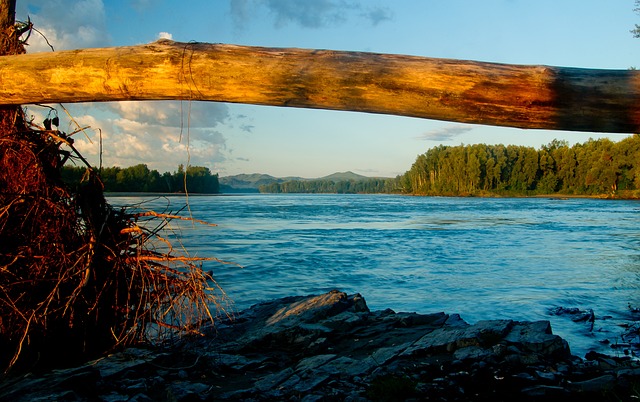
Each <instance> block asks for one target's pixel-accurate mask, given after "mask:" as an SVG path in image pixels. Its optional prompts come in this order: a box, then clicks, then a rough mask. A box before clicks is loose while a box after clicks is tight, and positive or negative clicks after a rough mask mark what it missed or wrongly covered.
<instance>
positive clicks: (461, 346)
mask: <svg viewBox="0 0 640 402" xmlns="http://www.w3.org/2000/svg"><path fill="white" fill-rule="evenodd" d="M204 335H205V336H204V337H198V338H185V339H184V340H182V341H179V342H176V343H175V344H174V345H172V346H171V347H167V348H151V347H149V348H131V349H128V350H125V351H123V352H120V353H116V354H114V355H111V356H107V357H105V358H103V359H100V360H98V361H95V362H91V363H88V364H86V365H84V366H80V367H77V368H73V369H66V370H58V371H53V372H50V373H47V374H44V375H28V376H23V377H15V378H5V379H4V381H3V382H2V383H1V384H0V400H11V401H14V400H15V401H30V400H37V399H41V400H42V399H47V398H48V399H51V400H82V401H84V400H87V401H88V400H104V401H114V402H115V401H123V400H135V401H139V402H147V401H149V400H162V401H182V402H188V401H200V400H222V401H224V400H245V401H267V400H296V401H298V400H303V401H308V402H313V401H319V400H349V401H366V400H371V399H377V400H384V399H385V398H387V399H388V400H398V399H402V398H404V399H408V400H412V399H413V400H423V399H427V398H428V399H430V400H521V399H525V400H540V401H545V402H546V401H548V400H554V399H560V398H562V399H567V400H568V399H573V397H576V398H578V397H584V396H585V395H592V396H597V395H602V394H598V392H599V391H605V390H610V391H611V392H615V395H618V396H620V397H621V399H625V397H624V396H625V395H632V394H633V390H634V389H635V388H634V387H635V384H637V383H638V382H640V381H639V378H640V366H639V365H638V364H637V363H636V362H634V361H632V360H631V359H629V358H617V357H612V356H607V355H601V354H590V355H588V358H589V360H586V361H583V360H582V359H580V358H577V357H575V356H571V354H570V351H569V347H568V345H567V343H566V342H565V341H564V340H563V339H562V338H560V337H558V336H556V335H554V334H553V333H552V332H551V326H550V324H549V322H547V321H538V322H517V321H511V320H491V321H480V322H478V323H475V324H471V325H470V324H468V323H466V322H465V321H464V320H463V319H462V318H461V317H460V316H459V315H457V314H451V315H448V314H445V313H435V314H416V313H395V312H394V311H393V310H390V309H387V310H383V311H373V312H372V311H369V309H368V308H367V305H366V303H365V301H364V299H363V298H362V297H361V296H360V295H358V294H356V295H347V294H345V293H342V292H338V291H332V292H329V293H326V294H323V295H317V296H308V297H288V298H283V299H279V300H273V301H270V302H267V303H261V304H258V305H255V306H253V307H251V308H249V309H247V310H245V311H243V312H240V313H238V314H237V315H236V316H235V317H234V319H233V320H228V321H225V322H219V323H216V326H215V327H212V328H211V329H207V330H205V331H204ZM612 395H613V393H612Z"/></svg>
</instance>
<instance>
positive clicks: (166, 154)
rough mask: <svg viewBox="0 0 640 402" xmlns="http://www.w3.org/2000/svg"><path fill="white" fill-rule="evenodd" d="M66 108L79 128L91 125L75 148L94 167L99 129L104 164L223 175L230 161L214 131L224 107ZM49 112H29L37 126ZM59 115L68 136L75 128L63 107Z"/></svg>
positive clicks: (136, 104) (124, 105)
mask: <svg viewBox="0 0 640 402" xmlns="http://www.w3.org/2000/svg"><path fill="white" fill-rule="evenodd" d="M54 107H55V105H54ZM66 107H67V109H68V110H69V111H70V113H71V115H72V116H73V117H74V119H75V120H76V121H77V122H78V124H80V125H82V126H90V127H91V128H90V129H88V130H86V131H87V133H88V135H89V136H90V140H88V139H87V138H85V136H84V134H82V133H78V134H75V135H74V140H75V147H76V148H77V149H78V150H79V151H80V152H81V153H82V155H83V156H84V157H85V158H87V159H88V160H89V161H90V162H91V163H92V164H93V165H97V164H98V163H99V152H100V131H101V132H102V159H103V165H104V166H131V165H135V164H138V163H145V164H147V165H148V166H149V168H151V169H157V170H158V171H160V172H165V171H175V170H176V169H177V166H178V165H179V164H186V163H190V164H191V165H198V166H207V167H209V168H210V169H211V170H212V171H219V170H220V169H219V168H220V166H219V165H220V164H221V163H222V162H224V161H226V160H228V159H229V154H230V151H229V150H228V149H227V146H226V138H225V136H224V135H223V133H222V132H221V131H220V130H219V129H216V128H215V127H216V126H223V125H224V124H226V122H227V118H228V110H227V106H226V105H225V104H217V103H202V102H192V103H191V104H189V102H183V104H182V105H181V104H180V102H120V103H104V104H98V105H92V104H77V105H75V104H74V105H67V106H66ZM181 109H182V110H181ZM189 109H191V117H190V118H189ZM48 112H49V109H45V108H38V107H35V106H32V107H30V108H29V115H33V116H34V121H35V122H38V123H40V122H41V121H42V120H43V119H44V117H45V115H46V114H47V113H48ZM58 115H59V117H60V120H61V124H60V129H61V130H63V131H65V132H67V133H69V132H72V131H74V130H76V125H75V124H74V123H71V122H70V121H69V120H68V118H67V117H66V114H65V113H64V112H63V111H62V110H60V107H59V106H58Z"/></svg>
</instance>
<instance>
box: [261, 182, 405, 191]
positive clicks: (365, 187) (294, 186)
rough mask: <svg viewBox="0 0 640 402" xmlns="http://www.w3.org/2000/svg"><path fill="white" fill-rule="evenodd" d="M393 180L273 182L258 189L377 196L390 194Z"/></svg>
mask: <svg viewBox="0 0 640 402" xmlns="http://www.w3.org/2000/svg"><path fill="white" fill-rule="evenodd" d="M395 182H396V180H395V179H380V178H378V179H366V180H291V181H287V182H284V183H277V182H273V183H270V184H263V185H261V186H259V187H258V189H259V191H260V192H261V193H331V194H377V193H391V192H393V190H394V187H393V186H395Z"/></svg>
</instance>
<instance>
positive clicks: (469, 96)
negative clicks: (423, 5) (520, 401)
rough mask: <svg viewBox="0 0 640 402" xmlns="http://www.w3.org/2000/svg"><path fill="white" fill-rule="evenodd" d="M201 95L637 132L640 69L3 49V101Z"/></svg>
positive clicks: (257, 53) (165, 45)
mask: <svg viewBox="0 0 640 402" xmlns="http://www.w3.org/2000/svg"><path fill="white" fill-rule="evenodd" d="M167 99H175V100H194V101H216V102H231V103H249V104H256V105H271V106H286V107H302V108H318V109H331V110H347V111H356V112H369V113H384V114H394V115H401V116H411V117H419V118H427V119H437V120H446V121H455V122H463V123H476V124H486V125H496V126H510V127H519V128H536V129H553V130H573V131H591V132H608V133H636V132H640V72H638V71H633V70H594V69H579V68H565V67H550V66H525V65H508V64H496V63H484V62H474V61H461V60H449V59H435V58H425V57H416V56H406V55H392V54H376V53H361V52H344V51H332V50H307V49H280V48H261V47H246V46H235V45H224V44H205V43H177V42H172V41H167V40H162V41H158V42H154V43H151V44H147V45H139V46H131V47H117V48H103V49H83V50H73V51H64V52H56V53H36V54H27V55H19V56H6V57H0V104H5V105H9V104H11V105H20V104H32V103H58V102H60V103H70V102H104V101H126V100H167Z"/></svg>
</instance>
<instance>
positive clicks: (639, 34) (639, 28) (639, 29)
mask: <svg viewBox="0 0 640 402" xmlns="http://www.w3.org/2000/svg"><path fill="white" fill-rule="evenodd" d="M633 11H635V12H636V13H638V14H640V0H636V8H634V9H633ZM635 26H636V27H635V28H633V29H632V30H631V33H632V34H633V37H634V38H640V25H638V24H635Z"/></svg>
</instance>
